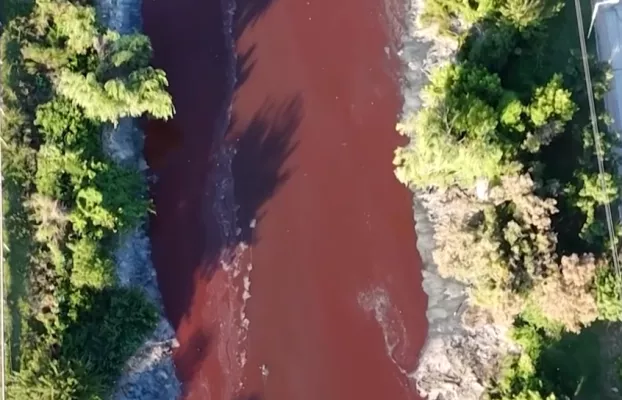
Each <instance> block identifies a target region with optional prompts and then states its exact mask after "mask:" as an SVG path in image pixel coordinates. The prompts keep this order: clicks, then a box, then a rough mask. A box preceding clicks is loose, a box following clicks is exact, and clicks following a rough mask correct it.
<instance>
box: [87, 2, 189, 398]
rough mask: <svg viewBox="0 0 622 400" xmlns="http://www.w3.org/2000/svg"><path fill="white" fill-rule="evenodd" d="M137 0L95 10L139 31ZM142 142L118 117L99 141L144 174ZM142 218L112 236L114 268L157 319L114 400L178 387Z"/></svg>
mask: <svg viewBox="0 0 622 400" xmlns="http://www.w3.org/2000/svg"><path fill="white" fill-rule="evenodd" d="M140 3H141V1H140V0H99V1H98V2H97V12H98V13H99V18H100V19H101V20H102V22H103V23H104V25H105V26H107V27H110V28H112V29H115V30H117V31H118V32H120V33H132V32H134V31H136V30H139V31H140V27H141V17H140ZM143 142H144V134H143V132H142V131H141V130H140V129H139V127H138V121H137V120H135V119H133V118H125V119H122V120H121V121H120V122H119V125H118V126H116V127H109V128H106V129H105V130H104V132H102V143H103V147H104V149H105V152H106V153H107V154H108V156H109V157H110V158H111V159H112V160H114V162H116V163H117V164H120V165H125V166H129V167H133V168H137V169H139V170H140V171H141V172H142V173H143V177H144V179H147V175H146V169H147V165H146V163H145V159H144V158H143V156H142V150H143ZM144 218H145V220H146V219H147V216H145V217H144ZM145 223H146V221H145V222H143V224H141V225H140V226H137V227H136V228H134V229H133V230H132V231H130V232H127V233H124V234H121V235H117V249H116V251H115V254H114V257H115V262H116V267H117V270H116V273H117V276H118V279H119V282H120V285H121V286H125V287H135V288H139V289H140V290H141V291H142V292H143V293H144V294H145V295H146V296H147V298H149V300H150V301H151V302H152V303H153V304H154V305H156V307H157V309H158V312H159V322H158V324H157V326H156V328H155V330H154V331H153V332H152V333H151V334H150V335H149V336H148V337H147V338H146V339H145V342H144V343H143V345H142V346H141V347H140V348H139V349H138V350H137V351H136V353H135V354H134V355H133V356H132V357H131V358H130V359H129V360H127V361H126V364H125V368H124V371H123V373H122V375H121V376H120V377H119V380H118V381H117V383H116V385H115V390H114V393H113V394H112V395H111V398H112V399H115V400H134V399H136V400H142V399H150V400H151V399H152V400H159V399H161V400H170V399H174V398H177V397H178V396H179V394H180V392H181V384H180V382H179V380H178V379H177V377H176V375H175V366H174V364H173V360H172V356H171V353H172V350H173V349H174V348H176V347H177V346H178V345H179V344H178V342H177V339H176V338H175V332H174V331H173V329H172V327H171V325H170V323H169V321H168V320H167V319H166V316H165V315H164V308H163V304H162V297H161V294H160V291H159V289H158V285H157V281H156V271H155V269H154V268H153V264H152V262H151V246H150V241H149V238H148V237H147V235H146V225H145Z"/></svg>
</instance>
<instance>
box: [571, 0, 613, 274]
mask: <svg viewBox="0 0 622 400" xmlns="http://www.w3.org/2000/svg"><path fill="white" fill-rule="evenodd" d="M574 5H575V10H576V12H577V28H578V30H579V42H580V43H581V57H582V58H583V71H584V72H585V86H586V88H587V99H588V103H589V106H590V119H591V121H592V133H593V134H594V146H595V147H596V158H597V159H598V172H599V174H598V177H599V179H598V180H599V181H600V186H601V190H602V191H603V195H604V196H605V216H606V219H607V230H608V231H609V241H610V242H611V257H612V260H613V267H614V270H615V272H616V274H617V275H618V276H620V263H619V260H618V245H617V238H616V234H615V229H614V226H613V217H612V213H611V205H610V200H609V195H608V194H607V186H606V183H605V166H604V165H605V164H604V162H603V154H604V153H603V148H602V143H601V142H600V135H599V132H598V121H597V119H596V107H595V105H594V93H593V90H592V78H591V75H590V64H589V61H588V56H587V49H586V45H585V32H584V30H583V15H582V13H581V3H580V0H575V1H574Z"/></svg>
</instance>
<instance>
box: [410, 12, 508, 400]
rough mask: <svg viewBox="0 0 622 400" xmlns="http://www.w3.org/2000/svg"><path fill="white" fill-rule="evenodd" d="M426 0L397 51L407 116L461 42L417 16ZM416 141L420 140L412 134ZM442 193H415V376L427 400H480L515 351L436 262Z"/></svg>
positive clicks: (502, 331)
mask: <svg viewBox="0 0 622 400" xmlns="http://www.w3.org/2000/svg"><path fill="white" fill-rule="evenodd" d="M424 2H425V0H412V1H411V3H410V9H409V10H408V17H407V18H408V20H407V24H408V27H407V28H408V29H407V32H406V34H405V36H404V38H403V42H402V46H403V47H402V49H401V51H400V52H399V54H400V57H401V58H402V61H403V64H404V69H405V71H404V75H403V82H402V93H403V96H404V108H403V113H402V115H403V116H404V117H407V116H408V115H412V114H413V113H415V112H417V111H418V110H419V109H420V107H421V99H420V92H421V90H422V89H423V87H424V86H425V85H426V84H427V82H428V74H429V72H430V71H431V70H432V69H434V68H435V67H437V66H440V65H442V64H444V63H448V62H452V61H453V60H454V59H455V54H456V50H457V43H455V42H453V41H451V40H449V39H443V38H441V37H440V36H439V35H438V34H436V32H435V31H434V30H433V29H431V28H423V27H422V26H421V24H420V22H419V20H418V18H419V16H420V15H421V13H422V11H423V7H424ZM414 140H416V138H414ZM443 201H444V199H443V194H442V193H439V192H436V191H434V190H430V191H425V192H424V191H418V190H415V193H414V206H413V209H414V215H415V229H416V232H417V249H418V250H419V254H420V256H421V260H422V269H423V271H422V274H423V288H424V291H425V293H426V294H427V295H428V308H427V311H426V317H427V319H428V322H429V327H428V333H427V337H426V344H425V346H424V348H423V350H422V352H421V354H420V359H419V366H418V368H417V371H416V372H415V373H414V379H415V381H416V384H417V389H418V390H419V392H420V394H421V395H423V396H427V398H428V400H476V399H479V398H481V396H482V395H483V393H484V390H485V386H484V385H485V384H486V381H487V380H488V379H489V378H490V376H491V375H492V374H494V373H495V371H496V370H497V369H498V365H499V361H500V360H501V357H502V356H503V354H505V353H507V352H508V351H510V350H511V349H512V347H511V344H510V343H509V342H508V341H507V339H506V329H505V327H503V326H498V325H492V324H488V323H486V322H485V321H478V322H477V323H476V324H474V323H473V322H472V321H469V322H468V323H467V321H466V319H465V317H466V316H467V315H468V314H469V313H468V311H472V310H471V309H470V305H469V300H468V295H467V287H466V286H465V285H463V284H461V283H460V282H457V281H455V280H454V279H448V278H444V277H442V276H441V275H440V274H439V272H438V268H437V266H436V265H435V263H434V259H433V256H432V254H433V251H434V249H435V248H436V243H435V239H434V221H435V220H436V218H438V216H439V215H440V213H442V210H443V208H444V206H443Z"/></svg>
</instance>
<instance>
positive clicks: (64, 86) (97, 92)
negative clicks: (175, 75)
mask: <svg viewBox="0 0 622 400" xmlns="http://www.w3.org/2000/svg"><path fill="white" fill-rule="evenodd" d="M167 86H168V80H167V79H166V75H165V74H164V72H163V71H161V70H156V69H154V68H151V67H147V68H143V69H140V70H138V71H134V72H132V73H131V74H130V75H129V76H128V77H127V78H115V79H111V80H108V81H106V82H99V81H98V80H97V77H96V75H95V74H94V73H92V72H91V73H88V74H86V75H82V74H79V73H76V72H72V71H67V70H64V71H61V73H60V75H59V77H58V80H57V90H58V92H59V93H60V94H61V95H63V96H65V97H67V98H68V99H70V100H72V101H73V102H74V103H75V104H76V105H79V106H80V107H82V108H83V109H84V113H85V115H86V116H87V117H89V118H93V119H95V120H97V121H100V122H112V123H117V122H118V121H119V119H120V118H124V117H140V116H142V115H143V114H148V115H150V116H152V117H154V118H159V119H168V118H170V117H172V115H173V101H172V99H171V96H170V95H169V94H168V93H167V92H166V90H165V88H166V87H167Z"/></svg>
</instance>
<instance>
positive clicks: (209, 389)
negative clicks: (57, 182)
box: [143, 0, 427, 400]
mask: <svg viewBox="0 0 622 400" xmlns="http://www.w3.org/2000/svg"><path fill="white" fill-rule="evenodd" d="M234 9H235V12H233V11H234ZM401 14H402V10H401V5H400V4H399V3H398V2H395V1H388V0H387V1H383V0H342V1H339V2H335V1H334V0H333V1H331V0H309V1H306V0H272V1H270V0H255V1H252V0H238V3H237V4H233V3H229V2H228V0H223V3H219V2H218V1H211V2H208V1H205V0H203V1H201V2H199V1H197V0H176V1H175V2H166V1H164V0H145V2H144V5H143V19H144V30H145V32H146V33H147V34H148V35H149V36H150V37H151V39H152V43H153V47H154V51H155V61H154V63H155V64H156V66H157V67H161V68H164V69H165V70H166V72H167V73H168V76H169V81H170V85H171V87H170V89H171V93H172V95H173V98H174V100H175V106H176V109H177V115H176V117H175V119H174V120H173V121H171V122H167V123H161V122H158V123H148V124H147V125H146V132H147V142H146V156H147V161H148V163H149V165H150V166H151V168H152V170H153V172H154V174H155V175H156V176H157V182H156V183H155V184H154V185H153V187H152V189H153V195H154V200H155V207H156V215H155V216H154V217H153V219H152V223H151V232H150V234H151V239H152V245H153V259H154V264H155V267H156V269H157V270H158V280H159V284H160V288H161V291H162V294H163V298H164V303H165V307H166V310H167V314H168V316H169V318H170V319H171V321H172V323H173V325H174V326H175V327H176V329H177V335H178V339H179V341H180V343H181V346H180V348H179V349H178V351H177V353H176V354H175V361H176V363H177V367H178V374H179V376H180V378H181V379H182V380H183V381H184V382H185V392H186V396H185V397H186V398H188V399H227V400H228V399H236V400H241V399H244V400H251V399H253V400H259V399H275V400H279V399H282V400H293V399H295V400H299V399H300V400H305V399H310V400H311V399H313V400H317V399H326V400H331V399H335V400H337V399H339V400H344V399H370V400H371V399H374V400H377V399H391V400H400V399H418V396H417V394H416V390H415V389H414V384H413V383H412V381H411V379H410V376H411V375H412V372H413V371H414V369H415V367H416V359H417V355H418V353H419V351H420V349H421V347H422V345H423V341H424V338H425V335H426V331H427V322H426V320H425V309H426V300H425V296H424V294H423V291H422V289H421V272H420V260H419V256H418V255H417V253H416V247H415V234H414V229H413V226H412V208H411V195H410V193H409V192H408V191H407V189H406V188H404V187H402V186H401V185H400V184H399V183H398V182H397V181H396V180H395V178H394V177H393V171H392V164H391V160H392V156H393V149H394V148H395V147H396V146H397V145H398V140H399V138H398V135H397V134H396V133H395V132H394V125H395V122H396V119H397V114H398V112H399V111H400V110H401V105H402V102H401V99H400V96H399V87H398V84H399V74H398V71H399V69H400V67H399V63H398V60H397V56H396V49H397V48H398V47H399V44H398V39H399V38H400V36H401V34H402V28H401V26H400V24H399V21H401V20H402V16H401ZM230 16H232V19H231V20H229V17H230ZM229 23H230V24H229ZM236 60H237V63H236ZM232 72H236V73H235V74H233V73H232ZM234 78H235V79H234Z"/></svg>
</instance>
